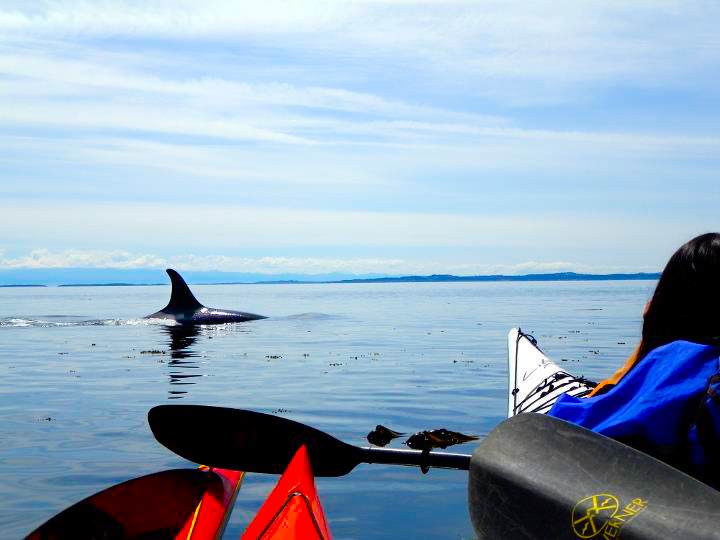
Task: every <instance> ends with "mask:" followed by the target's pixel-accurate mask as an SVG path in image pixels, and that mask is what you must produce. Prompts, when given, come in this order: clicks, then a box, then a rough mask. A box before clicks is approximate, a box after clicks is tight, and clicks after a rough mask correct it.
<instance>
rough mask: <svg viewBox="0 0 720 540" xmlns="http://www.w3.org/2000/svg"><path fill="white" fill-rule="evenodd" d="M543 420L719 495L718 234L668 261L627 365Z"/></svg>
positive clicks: (567, 400) (565, 397)
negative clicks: (622, 447) (629, 452)
mask: <svg viewBox="0 0 720 540" xmlns="http://www.w3.org/2000/svg"><path fill="white" fill-rule="evenodd" d="M548 414H550V415H552V416H555V417H557V418H561V419H563V420H567V421H569V422H573V423H575V424H578V425H580V426H583V427H585V428H588V429H591V430H592V431H595V432H597V433H601V434H603V435H606V436H608V437H611V438H613V439H616V440H619V441H621V442H623V443H625V444H628V445H629V446H632V447H634V448H637V449H638V450H641V451H643V452H645V453H647V454H649V455H651V456H654V457H656V458H658V459H660V460H662V461H665V462H666V463H668V464H670V465H672V466H674V467H676V468H678V469H680V470H683V471H685V472H686V473H688V474H690V475H692V476H694V477H696V478H698V479H699V480H702V481H703V482H705V483H707V484H709V485H711V486H713V487H715V488H716V489H720V233H707V234H703V235H700V236H698V237H696V238H693V239H692V240H690V241H689V242H687V243H686V244H684V245H683V246H681V247H680V248H679V249H678V250H677V251H676V252H675V253H674V254H673V256H672V257H671V258H670V260H669V261H668V263H667V265H666V266H665V269H664V270H663V272H662V274H661V276H660V279H659V280H658V283H657V286H656V288H655V291H654V293H653V295H652V297H651V298H650V300H649V302H648V303H647V304H646V306H645V311H644V313H643V325H642V338H641V341H640V344H639V345H638V347H637V349H636V351H635V352H634V353H633V355H632V356H631V357H630V358H629V360H628V362H627V363H626V364H625V365H624V366H623V367H622V368H621V369H620V370H618V372H617V373H615V374H614V375H613V376H612V377H610V378H609V379H608V380H606V381H603V382H601V383H600V384H598V386H597V387H596V388H595V390H594V391H593V392H592V393H591V394H590V395H589V396H588V397H585V398H575V397H572V396H568V395H567V394H565V395H563V396H561V397H560V399H558V401H557V402H556V403H555V404H554V406H553V408H552V409H551V410H550V411H549V412H548Z"/></svg>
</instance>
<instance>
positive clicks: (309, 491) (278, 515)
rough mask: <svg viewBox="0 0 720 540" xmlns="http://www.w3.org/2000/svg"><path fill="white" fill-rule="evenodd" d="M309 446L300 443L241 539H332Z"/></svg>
mask: <svg viewBox="0 0 720 540" xmlns="http://www.w3.org/2000/svg"><path fill="white" fill-rule="evenodd" d="M330 538H331V536H330V531H329V530H328V526H327V523H326V521H325V514H324V513H323V509H322V506H321V505H320V499H319V498H318V494H317V491H316V489H315V479H314V477H313V473H312V469H311V467H310V459H309V457H308V453H307V449H306V448H305V446H301V447H300V448H299V449H298V451H297V452H296V453H295V457H293V458H292V461H291V462H290V465H288V466H287V469H285V472H284V473H283V475H282V476H281V477H280V480H279V481H278V483H277V485H276V486H275V488H274V489H273V490H272V492H271V493H270V495H269V496H268V498H267V499H266V500H265V502H264V503H263V505H262V507H261V508H260V510H259V511H258V513H257V515H256V516H255V519H253V520H252V521H251V522H250V525H248V527H247V529H245V532H244V533H243V535H242V537H241V540H250V539H252V540H261V539H262V540H269V539H273V540H292V539H303V540H304V539H307V540H315V539H317V540H330Z"/></svg>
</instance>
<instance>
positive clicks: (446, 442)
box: [405, 428, 478, 450]
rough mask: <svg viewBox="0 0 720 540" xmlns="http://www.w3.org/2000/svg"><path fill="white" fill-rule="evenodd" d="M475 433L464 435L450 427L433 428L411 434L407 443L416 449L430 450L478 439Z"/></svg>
mask: <svg viewBox="0 0 720 540" xmlns="http://www.w3.org/2000/svg"><path fill="white" fill-rule="evenodd" d="M477 440H478V437H476V436H475V435H463V434H462V433H458V432H457V431H450V430H448V429H444V428H443V429H433V430H432V431H419V432H418V433H416V434H415V435H411V436H410V437H409V438H408V440H407V441H405V444H407V445H408V446H409V447H410V448H413V449H414V450H429V449H431V448H447V447H448V446H452V445H454V444H461V443H465V442H468V441H477Z"/></svg>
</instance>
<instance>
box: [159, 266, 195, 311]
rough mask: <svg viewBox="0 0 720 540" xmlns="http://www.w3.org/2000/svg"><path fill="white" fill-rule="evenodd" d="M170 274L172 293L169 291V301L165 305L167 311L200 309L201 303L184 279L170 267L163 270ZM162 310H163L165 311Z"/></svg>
mask: <svg viewBox="0 0 720 540" xmlns="http://www.w3.org/2000/svg"><path fill="white" fill-rule="evenodd" d="M165 271H166V272H167V273H168V276H170V281H171V282H172V293H170V302H169V303H168V305H167V306H166V307H165V310H169V311H190V310H194V309H200V308H201V307H203V305H202V304H201V303H200V302H198V301H197V299H196V298H195V296H194V295H193V293H192V292H190V287H188V286H187V283H185V280H184V279H183V278H182V276H181V275H180V274H178V273H177V272H176V271H175V270H173V269H172V268H168V269H167V270H165ZM165 310H163V311H165Z"/></svg>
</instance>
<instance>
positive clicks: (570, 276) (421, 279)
mask: <svg viewBox="0 0 720 540" xmlns="http://www.w3.org/2000/svg"><path fill="white" fill-rule="evenodd" d="M659 278H660V273H659V272H650V273H648V272H638V273H634V274H578V273H575V272H558V273H554V274H525V275H521V276H506V275H488V276H454V275H451V274H433V275H430V276H399V277H379V278H357V279H341V280H334V281H312V280H276V281H232V282H218V283H193V282H192V281H190V280H188V281H189V282H190V283H191V284H193V285H313V284H315V285H317V284H338V283H448V282H493V281H506V282H508V281H509V282H526V281H639V280H657V279H659ZM159 285H166V284H163V283H116V282H113V283H65V284H61V285H57V286H58V287H155V286H159ZM0 287H8V288H9V287H12V288H16V287H48V285H47V284H22V285H14V284H11V285H0Z"/></svg>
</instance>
